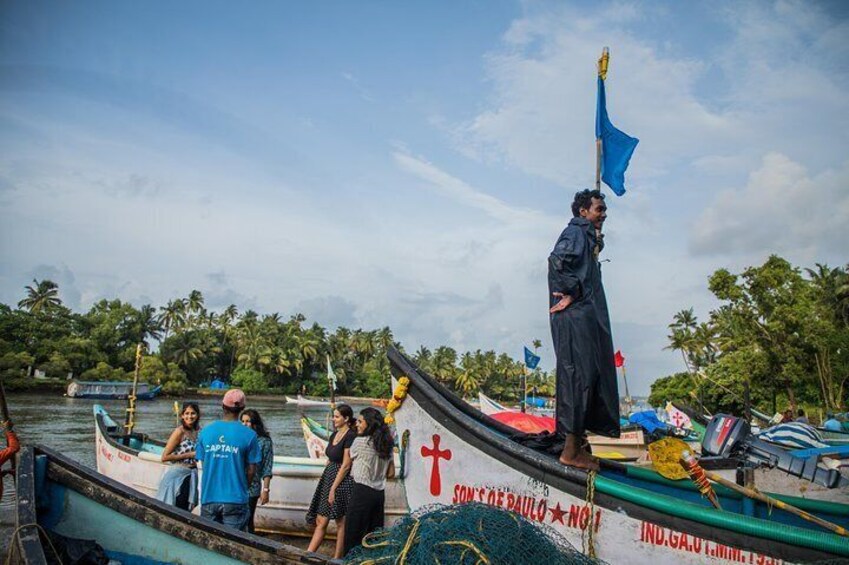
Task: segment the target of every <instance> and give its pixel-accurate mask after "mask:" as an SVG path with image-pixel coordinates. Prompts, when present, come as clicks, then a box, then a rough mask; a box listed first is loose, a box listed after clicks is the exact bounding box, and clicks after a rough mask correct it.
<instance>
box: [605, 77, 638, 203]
mask: <svg viewBox="0 0 849 565" xmlns="http://www.w3.org/2000/svg"><path fill="white" fill-rule="evenodd" d="M595 136H596V139H601V180H603V181H604V183H605V184H606V185H607V186H609V187H610V188H611V189H612V190H613V192H615V193H616V195H617V196H622V195H623V194H625V169H627V168H628V161H630V160H631V155H632V154H633V153H634V149H635V148H636V147H637V143H639V142H640V140H639V139H637V138H636V137H631V136H630V135H628V134H626V133H624V132H623V131H620V130H618V129H616V127H615V126H614V125H613V124H611V123H610V119H609V118H608V117H607V101H606V98H605V95H604V79H602V78H601V77H598V104H597V105H596V113H595Z"/></svg>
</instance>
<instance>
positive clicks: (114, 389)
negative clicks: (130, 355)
mask: <svg viewBox="0 0 849 565" xmlns="http://www.w3.org/2000/svg"><path fill="white" fill-rule="evenodd" d="M132 391H133V383H132V382H123V381H120V382H118V381H111V382H105V381H73V382H71V383H70V384H69V385H68V391H67V393H66V396H69V397H71V398H93V399H96V400H124V399H126V398H127V397H129V396H130V393H132ZM161 391H162V387H161V386H155V387H153V388H151V386H150V385H149V384H148V383H138V385H136V399H138V400H153V399H154V398H156V397H157V396H158V395H159V393H160V392H161Z"/></svg>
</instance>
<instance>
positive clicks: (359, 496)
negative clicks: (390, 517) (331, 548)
mask: <svg viewBox="0 0 849 565" xmlns="http://www.w3.org/2000/svg"><path fill="white" fill-rule="evenodd" d="M385 503H386V494H385V493H384V492H383V491H382V490H376V489H373V488H371V487H367V486H366V485H361V484H359V483H356V482H355V483H354V492H353V493H352V494H351V502H349V503H348V511H347V512H346V513H345V555H347V554H348V552H349V551H351V549H353V548H355V547H357V546H358V545H360V543H362V541H363V538H364V537H366V535H367V534H370V533H371V532H373V531H375V530H376V529H378V528H382V527H383V509H384V506H385Z"/></svg>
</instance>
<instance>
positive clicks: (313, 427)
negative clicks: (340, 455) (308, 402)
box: [301, 416, 330, 459]
mask: <svg viewBox="0 0 849 565" xmlns="http://www.w3.org/2000/svg"><path fill="white" fill-rule="evenodd" d="M301 430H302V431H303V432H304V441H305V442H306V444H307V452H308V453H309V454H310V459H324V451H325V450H326V449H327V440H328V439H329V438H330V433H329V432H328V431H327V429H325V427H324V426H322V425H321V424H319V423H318V422H316V421H315V420H313V419H312V418H310V417H309V416H304V417H302V418H301Z"/></svg>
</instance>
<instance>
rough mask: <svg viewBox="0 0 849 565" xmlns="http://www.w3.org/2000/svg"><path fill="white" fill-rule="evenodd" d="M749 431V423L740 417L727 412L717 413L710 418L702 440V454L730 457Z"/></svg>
mask: <svg viewBox="0 0 849 565" xmlns="http://www.w3.org/2000/svg"><path fill="white" fill-rule="evenodd" d="M749 433H750V429H749V424H748V422H746V421H745V420H743V419H741V418H737V417H735V416H730V415H728V414H717V415H715V416H714V417H713V418H711V420H710V422H709V423H708V425H707V428H706V429H705V436H704V439H703V440H702V454H703V455H711V456H715V457H730V456H731V455H732V454H733V453H734V451H736V450H737V449H738V448H740V447H742V445H741V442H742V441H743V440H745V439H746V438H747V437H748V436H749Z"/></svg>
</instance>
